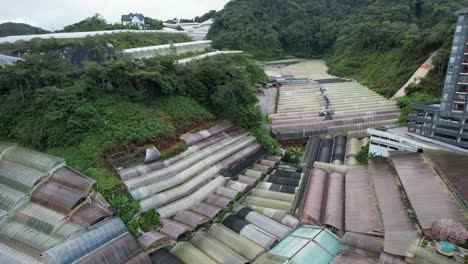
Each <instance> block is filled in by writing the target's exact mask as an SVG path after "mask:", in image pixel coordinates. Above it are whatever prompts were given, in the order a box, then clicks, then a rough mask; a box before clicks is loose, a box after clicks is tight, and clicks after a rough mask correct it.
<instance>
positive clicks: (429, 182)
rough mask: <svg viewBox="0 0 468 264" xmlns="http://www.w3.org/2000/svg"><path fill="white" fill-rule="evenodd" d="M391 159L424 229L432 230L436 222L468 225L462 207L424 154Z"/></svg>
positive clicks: (407, 154)
mask: <svg viewBox="0 0 468 264" xmlns="http://www.w3.org/2000/svg"><path fill="white" fill-rule="evenodd" d="M391 159H392V162H393V165H394V166H395V169H396V171H397V173H398V177H399V179H400V181H401V184H402V187H403V189H404V191H405V193H406V196H407V197H408V200H409V202H410V204H411V207H412V208H413V210H414V212H415V213H416V217H417V220H418V222H419V224H420V225H421V227H422V228H423V229H430V228H431V227H432V223H433V222H434V221H436V220H439V219H444V218H446V219H452V220H454V221H456V222H460V223H462V224H463V225H467V224H468V221H467V218H466V217H465V212H464V211H463V209H462V208H461V206H460V205H459V204H458V203H457V202H456V201H455V199H454V197H453V195H452V194H451V192H450V191H449V190H448V188H447V186H446V185H445V184H444V183H443V182H442V181H441V179H440V178H439V177H438V176H437V175H436V174H435V173H434V171H433V170H432V169H431V168H430V167H429V165H428V164H427V163H426V162H425V161H424V159H423V157H422V155H421V154H419V153H396V154H392V157H391Z"/></svg>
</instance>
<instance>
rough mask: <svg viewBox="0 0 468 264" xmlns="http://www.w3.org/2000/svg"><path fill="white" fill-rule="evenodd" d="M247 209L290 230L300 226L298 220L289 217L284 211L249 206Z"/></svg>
mask: <svg viewBox="0 0 468 264" xmlns="http://www.w3.org/2000/svg"><path fill="white" fill-rule="evenodd" d="M249 208H251V209H252V210H254V211H256V212H259V213H261V214H263V215H265V216H267V217H269V218H271V219H273V220H275V221H277V222H279V223H281V224H283V225H285V226H287V227H290V228H296V227H298V226H299V225H300V224H301V221H300V220H299V219H297V218H296V217H294V216H292V215H290V214H289V213H288V212H286V211H284V210H278V209H274V208H266V207H262V206H249Z"/></svg>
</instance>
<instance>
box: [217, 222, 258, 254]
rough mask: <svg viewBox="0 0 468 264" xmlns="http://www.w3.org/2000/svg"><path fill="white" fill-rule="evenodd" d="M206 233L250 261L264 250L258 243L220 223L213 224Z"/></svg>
mask: <svg viewBox="0 0 468 264" xmlns="http://www.w3.org/2000/svg"><path fill="white" fill-rule="evenodd" d="M208 234H209V235H210V236H212V237H213V238H215V239H217V240H218V241H221V242H222V243H223V244H224V245H225V246H227V247H229V248H230V249H232V250H233V251H235V252H237V253H238V254H239V255H242V256H243V257H245V258H246V259H248V260H250V261H252V260H253V259H255V258H256V257H257V256H259V255H260V254H262V253H263V252H264V249H263V248H262V247H260V246H259V245H257V244H255V243H254V242H252V241H251V240H249V239H247V238H245V237H243V236H241V235H239V234H238V233H236V232H234V231H232V230H231V229H229V228H227V227H226V226H223V225H221V224H213V225H212V226H211V228H210V230H209V231H208Z"/></svg>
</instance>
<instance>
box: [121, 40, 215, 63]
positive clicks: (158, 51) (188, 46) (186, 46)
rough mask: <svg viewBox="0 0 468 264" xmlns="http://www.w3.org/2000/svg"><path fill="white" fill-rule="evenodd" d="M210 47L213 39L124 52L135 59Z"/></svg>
mask: <svg viewBox="0 0 468 264" xmlns="http://www.w3.org/2000/svg"><path fill="white" fill-rule="evenodd" d="M210 48H211V40H205V41H194V42H183V43H177V44H165V45H158V46H150V47H142V48H133V49H126V50H123V51H122V53H123V54H127V55H130V56H132V57H133V58H135V59H148V58H153V57H157V56H167V55H181V54H184V53H188V52H194V53H197V52H204V51H206V50H207V49H210ZM174 53H175V54H174Z"/></svg>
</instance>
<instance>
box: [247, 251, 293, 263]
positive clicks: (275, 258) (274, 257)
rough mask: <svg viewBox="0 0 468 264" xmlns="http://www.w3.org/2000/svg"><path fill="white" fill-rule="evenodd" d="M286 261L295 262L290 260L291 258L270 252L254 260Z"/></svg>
mask: <svg viewBox="0 0 468 264" xmlns="http://www.w3.org/2000/svg"><path fill="white" fill-rule="evenodd" d="M285 263H291V264H295V262H293V261H290V260H289V258H287V257H283V256H280V255H275V254H271V253H270V252H267V253H265V254H263V255H261V256H260V257H258V258H257V259H255V261H254V262H253V264H285Z"/></svg>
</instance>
